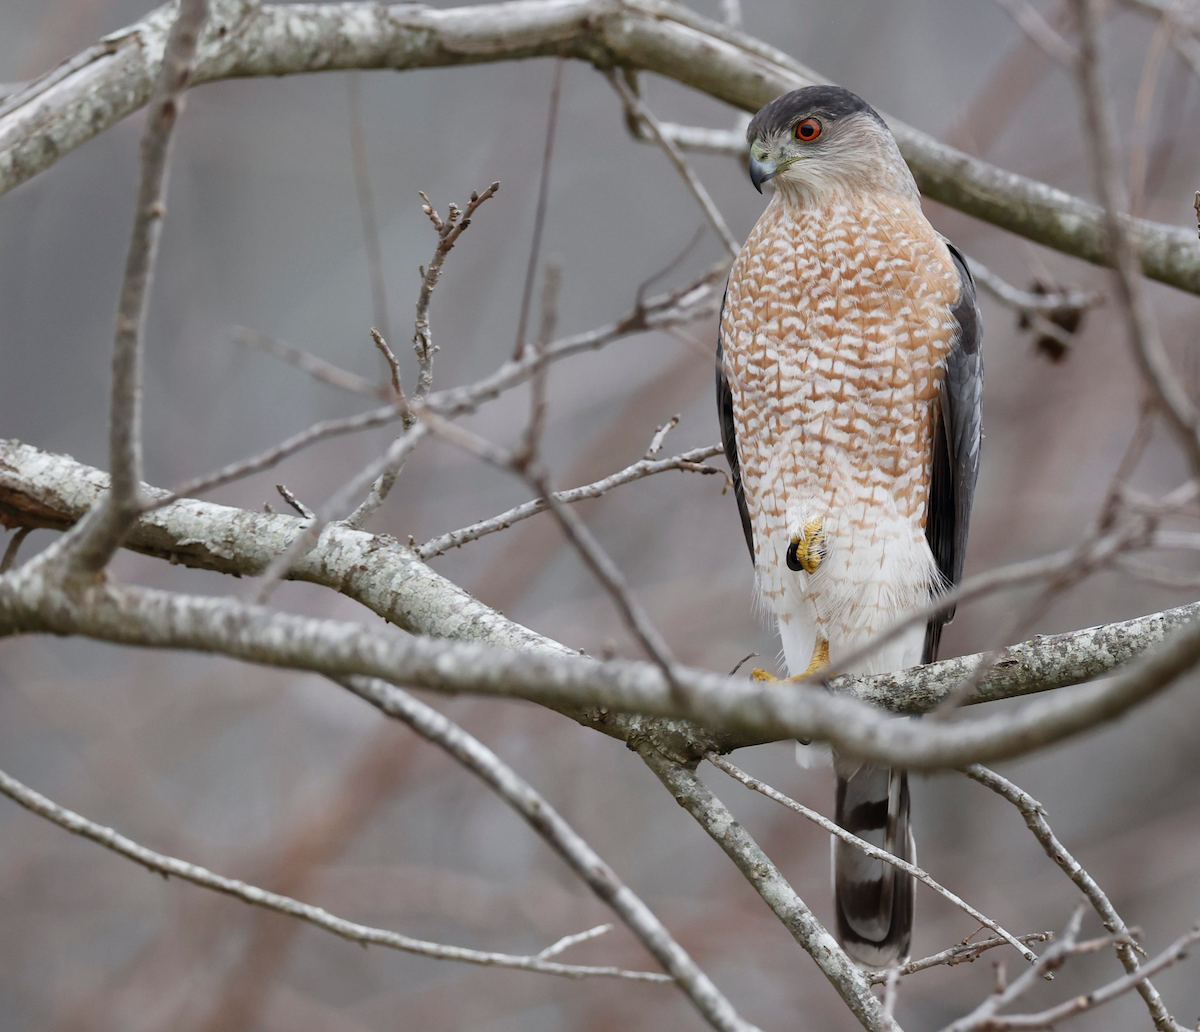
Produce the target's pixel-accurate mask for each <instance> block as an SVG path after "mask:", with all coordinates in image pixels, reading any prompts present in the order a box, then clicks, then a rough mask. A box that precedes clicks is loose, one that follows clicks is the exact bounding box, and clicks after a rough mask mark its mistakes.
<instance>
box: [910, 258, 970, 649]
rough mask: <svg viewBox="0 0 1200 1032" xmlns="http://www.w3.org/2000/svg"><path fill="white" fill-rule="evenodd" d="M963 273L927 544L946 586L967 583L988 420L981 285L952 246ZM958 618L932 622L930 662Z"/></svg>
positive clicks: (940, 413) (937, 420) (938, 416)
mask: <svg viewBox="0 0 1200 1032" xmlns="http://www.w3.org/2000/svg"><path fill="white" fill-rule="evenodd" d="M946 246H947V247H949V248H950V255H951V257H952V258H953V259H954V264H955V266H956V267H957V269H958V276H959V281H960V282H961V284H962V294H961V295H960V297H959V301H958V304H957V305H955V306H954V318H955V319H956V320H957V322H958V333H957V335H956V336H955V338H954V343H953V346H952V347H951V349H950V354H949V355H947V356H946V375H945V378H944V379H943V380H942V382H941V384H940V386H939V388H938V400H937V403H936V404H935V406H934V433H933V470H932V474H931V476H930V482H929V501H928V503H927V506H926V521H925V539H926V540H927V541H928V542H929V547H930V549H931V550H932V552H933V557H934V559H935V560H936V562H937V566H938V570H939V572H940V573H941V575H942V578H943V586H944V587H946V588H949V587H954V586H955V585H957V584H958V583H959V582H960V581H961V580H962V571H963V559H964V557H965V556H966V552H967V525H968V523H969V522H970V519H971V503H972V502H973V501H974V499H975V481H976V479H977V478H978V476H979V445H980V441H981V439H982V436H983V434H982V426H983V423H982V418H983V353H982V352H981V350H980V346H979V345H980V340H981V336H982V333H981V326H980V320H979V306H978V304H977V303H976V300H975V281H974V280H973V279H971V272H970V270H969V269H968V268H967V262H966V259H965V258H964V257H963V255H962V253H961V252H960V251H959V250H958V249H957V248H956V247H955V246H954V245H953V244H951V243H950V242H949V241H947V242H946ZM953 618H954V610H953V608H951V609H950V610H949V611H947V612H946V613H943V614H942V615H940V616H937V617H935V618H934V619H932V620H930V621H929V625H928V626H927V627H926V629H925V658H924V662H926V663H932V662H933V661H934V660H935V659H936V658H937V650H938V644H939V642H940V641H941V637H942V626H943V625H944V624H947V623H949V622H950V621H951V620H952V619H953Z"/></svg>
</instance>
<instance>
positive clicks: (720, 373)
mask: <svg viewBox="0 0 1200 1032" xmlns="http://www.w3.org/2000/svg"><path fill="white" fill-rule="evenodd" d="M724 317H725V298H721V314H720V316H719V317H718V318H717V417H718V419H719V421H720V424H721V444H722V445H723V446H724V448H725V461H726V462H728V463H729V475H730V477H731V478H732V479H733V494H734V497H735V498H737V504H738V512H739V513H741V516H742V533H744V534H745V535H746V547H747V548H748V549H750V562H754V527H753V526H752V525H751V523H750V510H749V509H748V508H746V491H745V488H743V487H742V470H741V466H740V464H739V463H738V454H737V425H736V424H735V423H734V419H733V393H732V392H731V391H730V390H729V382H728V381H727V380H726V379H725V358H724V353H723V349H722V347H721V329H720V327H721V323H722V322H723V321H724Z"/></svg>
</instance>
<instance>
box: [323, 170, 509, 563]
mask: <svg viewBox="0 0 1200 1032" xmlns="http://www.w3.org/2000/svg"><path fill="white" fill-rule="evenodd" d="M499 189H500V184H499V183H498V182H497V183H492V185H491V186H489V187H488V188H487V189H486V190H484V191H483V193H475V192H472V193H471V198H470V200H469V201H468V202H467V206H466V209H465V210H460V209H459V207H458V206H457V205H456V204H451V205H450V207H449V209H448V210H447V217H446V219H445V220H443V219H442V217H441V216H440V215H439V214H438V213H437V211H435V210H434V207H433V205H432V204H430V203H429V198H428V197H426V196H425V194H424V193H422V194H421V200H422V201H423V202H424V204H423V205H422V206H421V210H422V211H424V212H425V214H426V215H427V216H428V217H429V221H430V222H432V223H433V228H434V229H435V230H436V231H437V235H438V242H437V246H436V247H435V248H434V251H433V257H432V258H431V259H430V260H429V265H428V266H427V267H422V268H421V289H420V292H419V293H418V295H417V315H416V320H415V322H414V329H413V351H414V352H415V353H416V356H417V387H416V390H415V391H414V392H413V397H412V398H411V399H409V398H406V397H405V395H404V392H403V391H402V390H401V389H400V369H399V365H398V364H397V362H396V356H395V355H393V354H392V351H391V348H389V347H388V346H387V342H386V341H384V340H383V339H382V338H381V337H379V335H378V334H376V333H372V335H371V336H372V339H373V340H374V341H375V346H376V347H378V348H379V349H380V351H382V352H383V355H384V358H385V359H387V362H388V365H389V366H390V367H391V370H392V387H393V390H394V391H395V393H396V396H397V399H398V402H399V404H400V407H401V409H402V411H403V413H404V429H405V430H406V431H408V432H411V431H412V430H413V429H415V428H414V427H413V421H414V419H413V413H412V408H411V404H412V403H413V402H419V401H422V400H423V399H424V398H426V397H427V396H428V394H429V391H430V388H431V387H432V386H433V356H434V352H436V351H437V348H436V347H435V346H434V344H433V336H432V334H431V332H430V329H429V305H430V303H431V301H432V300H433V288H434V287H436V286H437V282H438V278H439V277H440V276H441V273H442V264H443V263H444V262H445V260H446V255H448V254H449V253H450V250H451V249H452V248H453V247H454V245H455V243H457V241H458V238H459V237H460V236H462V234H463V232H464V231H465V230H466V228H467V227H468V226H469V225H470V224H471V216H472V215H474V214H475V212H476V210H477V209H478V208H479V206H480V205H481V204H483V202H484V201H486V200H487V199H488V198H489V197H492V196H494V195H495V193H496V191H497V190H499ZM413 443H414V444H415V443H416V442H415V441H414V442H413ZM392 447H393V448H394V449H400V450H399V454H398V457H397V458H396V459H395V460H394V461H393V462H389V463H386V464H384V465H383V466H382V467H381V470H380V472H379V473H378V475H377V476H375V477H373V478H372V481H371V485H370V490H369V492H368V493H367V497H366V498H365V499H363V501H362V502H361V503H360V504H359V505H358V507H357V508H355V509H354V511H353V512H351V513H350V514H349V515H348V516H347V517H346V519H345V523H346V525H347V526H349V527H353V528H354V529H355V530H359V529H361V528H362V527H363V525H364V524H365V523H366V522H367V520H368V519H370V518H371V516H373V515H374V514H375V513H376V512H377V511H378V510H379V507H380V506H381V505H383V503H384V502H385V501H386V500H387V496H388V495H389V494H390V493H391V490H392V487H393V486H394V485H395V483H396V478H397V477H398V476H399V475H400V467H401V466H402V465H403V463H404V457H405V455H407V451H405V450H404V449H402V448H400V445H399V441H397V442H395V443H394V444H393V446H392ZM347 504H348V503H347ZM344 507H345V506H344V505H339V506H338V508H337V509H331V511H333V512H341V511H342V510H343V509H344ZM313 540H315V538H314V539H313ZM309 543H310V544H311V541H310V542H309Z"/></svg>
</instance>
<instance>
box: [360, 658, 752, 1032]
mask: <svg viewBox="0 0 1200 1032" xmlns="http://www.w3.org/2000/svg"><path fill="white" fill-rule="evenodd" d="M337 680H339V683H341V684H343V685H344V686H345V687H346V688H348V689H349V690H350V691H352V692H354V694H356V695H358V696H359V697H360V698H363V699H365V700H366V701H367V702H369V703H371V705H373V706H375V707H377V708H378V709H379V710H380V711H381V712H383V713H385V714H387V715H388V716H390V717H395V718H397V719H399V720H402V721H404V723H406V724H407V725H408V726H409V727H411V728H412V729H413V730H414V731H416V732H417V734H419V735H421V736H422V737H423V738H426V739H428V740H429V741H431V742H433V743H434V744H436V745H438V746H440V747H441V748H443V749H445V750H446V752H448V753H449V754H450V755H451V756H453V757H454V759H456V760H457V761H458V762H459V763H461V764H462V765H463V766H464V767H466V768H467V769H468V770H469V771H471V773H473V774H475V775H476V776H477V777H479V778H480V779H481V780H482V781H483V782H484V783H485V784H486V785H488V787H490V788H491V789H492V790H493V791H494V792H495V793H496V794H497V795H498V796H499V797H500V798H501V799H503V800H504V802H506V803H507V804H508V805H509V806H511V807H512V808H513V809H514V810H515V811H516V812H517V813H518V814H520V816H521V817H523V818H524V819H525V820H526V821H527V822H528V824H529V825H530V827H532V828H533V830H534V831H536V832H537V833H538V834H539V835H541V836H542V838H544V839H545V840H546V842H547V843H549V845H550V846H551V847H552V848H553V849H554V851H555V852H556V853H558V854H559V856H561V857H562V858H563V859H564V860H565V861H566V862H567V863H568V864H569V865H570V866H571V867H572V868H573V869H574V870H575V872H576V873H577V874H578V875H579V876H580V877H581V878H582V879H583V881H584V882H585V883H586V884H587V886H588V888H590V889H591V890H592V892H594V893H595V894H596V896H597V897H599V898H600V899H601V900H603V901H604V902H605V903H606V904H608V905H609V906H610V907H612V909H613V910H614V911H615V912H616V914H617V916H618V917H620V918H621V920H622V921H624V922H625V924H626V925H627V926H628V927H629V929H630V930H631V931H632V932H633V933H634V934H635V935H636V936H637V937H638V938H639V939H640V940H641V941H642V943H643V945H644V946H645V947H646V948H647V949H648V950H649V951H650V952H651V953H652V954H653V955H654V956H655V957H656V958H657V959H658V961H659V963H660V964H662V966H663V967H664V968H666V969H667V971H668V972H670V974H671V976H672V978H673V979H674V980H675V982H676V983H677V984H678V985H679V987H680V989H682V990H683V991H684V992H685V993H686V994H687V996H688V998H689V999H690V1000H691V1001H692V1004H693V1005H694V1006H695V1007H696V1009H697V1010H698V1011H699V1012H700V1013H701V1014H702V1015H703V1016H704V1018H705V1019H706V1020H707V1021H708V1023H709V1024H710V1025H711V1026H712V1027H713V1028H716V1029H721V1030H724V1032H754V1026H753V1025H751V1024H749V1023H748V1022H746V1021H744V1020H743V1019H742V1018H741V1017H739V1015H738V1013H737V1011H735V1010H734V1009H733V1005H732V1004H731V1003H730V1002H729V1001H728V1000H727V999H726V998H725V997H724V995H723V994H722V993H721V991H720V990H719V989H718V988H717V987H716V986H715V985H714V984H713V983H712V981H711V980H710V979H709V978H708V976H707V975H706V974H705V973H704V972H703V971H701V970H700V968H699V967H697V966H696V963H695V961H693V960H692V958H691V957H690V956H689V955H688V954H687V952H686V951H685V950H684V949H683V947H682V946H680V945H679V943H677V942H676V941H675V940H674V939H673V938H672V936H671V933H670V932H668V931H667V929H666V928H665V927H664V926H663V924H662V922H661V921H659V920H658V918H657V917H655V915H654V913H653V912H652V911H651V910H650V908H649V907H647V906H646V904H645V903H643V902H642V900H641V899H640V898H639V897H638V896H637V895H636V894H635V893H634V892H633V890H632V889H630V888H629V887H628V886H627V885H626V884H625V883H624V882H622V881H621V879H620V878H619V877H618V876H617V874H616V872H615V871H613V869H612V868H611V867H609V866H608V864H606V863H605V862H604V860H603V859H602V858H601V857H600V856H599V855H598V854H597V853H596V852H595V850H593V849H592V847H591V846H589V845H588V844H587V842H585V841H584V840H583V839H582V838H581V837H580V836H579V834H578V833H577V832H576V831H575V830H574V829H573V828H572V827H571V826H570V825H569V824H568V823H567V822H566V821H565V820H564V819H563V818H562V817H561V816H560V815H559V814H558V812H557V811H556V810H555V809H554V808H553V807H552V806H551V805H550V804H549V803H548V802H547V801H546V800H545V799H544V798H543V797H542V796H541V795H539V794H538V793H537V792H536V791H535V790H534V789H533V787H532V786H531V785H529V784H528V783H527V782H525V781H524V780H523V779H521V778H520V777H519V776H518V775H517V774H516V772H515V771H513V770H512V768H510V767H509V766H508V765H507V764H505V763H504V762H503V761H502V760H501V759H500V758H499V757H498V756H497V755H496V754H495V753H494V752H492V751H491V750H490V749H489V748H488V747H487V746H485V745H484V744H483V743H482V742H480V741H479V740H478V739H476V738H474V737H473V736H471V735H469V734H468V733H467V732H466V731H464V730H463V729H462V728H460V727H459V726H458V725H457V724H455V723H454V722H453V721H451V720H449V719H448V718H446V717H445V716H443V715H442V714H441V713H439V712H437V710H435V709H433V708H431V707H429V706H426V705H425V704H424V703H423V702H420V701H419V700H417V699H415V698H414V697H413V696H411V695H409V694H408V693H407V692H403V691H401V690H400V689H398V688H393V687H392V686H391V685H389V684H386V683H384V682H383V681H379V680H376V679H373V678H365V677H354V678H345V679H337Z"/></svg>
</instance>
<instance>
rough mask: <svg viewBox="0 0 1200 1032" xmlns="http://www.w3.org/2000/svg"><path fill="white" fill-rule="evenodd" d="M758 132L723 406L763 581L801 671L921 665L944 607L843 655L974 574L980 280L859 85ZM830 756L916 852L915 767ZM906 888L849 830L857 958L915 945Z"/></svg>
mask: <svg viewBox="0 0 1200 1032" xmlns="http://www.w3.org/2000/svg"><path fill="white" fill-rule="evenodd" d="M747 138H748V141H749V143H750V178H751V180H752V182H753V183H754V185H755V187H757V188H758V189H759V190H761V189H762V185H763V183H765V182H767V181H768V180H769V181H771V182H772V183H774V184H775V195H774V197H772V198H771V201H770V203H769V204H768V205H767V208H766V211H764V212H763V215H762V217H761V218H760V219H759V220H758V224H757V225H756V226H755V227H754V230H753V231H752V232H751V234H750V238H749V239H748V240H747V241H746V244H745V246H744V247H743V248H742V250H741V253H740V254H739V255H738V257H737V259H736V260H735V261H734V263H733V268H732V270H731V272H730V275H729V285H728V288H727V290H726V294H725V303H724V306H723V308H722V311H721V325H720V341H719V345H718V353H717V354H718V363H717V370H718V371H717V405H718V410H719V413H720V417H721V433H722V437H723V440H724V443H725V452H726V455H727V457H728V459H729V465H730V468H731V469H732V471H733V477H734V482H735V496H736V498H737V501H738V507H739V509H740V510H741V515H742V524H743V528H744V530H745V533H746V542H747V544H748V545H749V546H750V552H751V556H752V558H753V560H754V566H755V571H756V574H757V582H758V588H759V590H760V591H761V593H762V596H763V600H764V602H765V603H766V605H767V607H768V608H769V609H770V611H771V612H772V613H773V614H774V616H775V619H776V621H777V624H778V628H779V636H780V639H781V640H782V643H783V654H784V658H785V659H786V661H787V667H788V671H789V672H790V673H791V674H793V675H795V676H804V675H808V674H812V673H815V672H817V671H818V670H820V669H823V668H826V667H831V668H833V669H836V670H837V671H838V672H839V673H853V672H857V673H881V672H884V671H890V670H897V669H902V668H904V667H909V666H915V665H916V664H918V663H923V662H924V663H927V662H930V661H931V660H932V659H934V658H935V655H936V653H937V647H938V640H939V638H940V635H941V629H942V624H943V623H944V622H945V620H947V619H949V615H952V614H949V615H946V616H943V617H940V618H938V619H935V620H931V621H930V622H929V623H928V625H927V626H914V627H913V628H912V629H911V630H909V631H907V632H905V633H903V634H901V635H900V636H899V637H898V638H896V639H895V640H894V641H891V642H889V643H887V644H885V645H882V646H880V647H879V648H876V649H874V650H872V651H870V652H869V653H868V654H867V656H866V658H865V659H862V660H861V661H860V662H858V663H856V664H855V666H854V667H853V668H850V667H849V666H848V665H847V664H846V663H845V661H846V660H849V659H850V658H851V657H852V656H853V655H854V654H856V653H858V652H859V651H860V650H861V649H863V648H864V647H865V646H869V645H870V643H871V642H872V640H874V639H876V638H878V637H879V636H880V635H881V634H882V633H883V632H885V631H887V630H888V629H889V628H891V627H893V626H895V624H896V623H897V622H899V621H900V620H902V619H903V618H904V617H906V616H908V615H909V614H911V613H913V612H915V611H917V610H919V609H922V608H924V607H925V606H926V605H928V603H929V601H930V598H931V597H932V596H933V595H935V594H937V593H938V592H939V591H942V590H945V588H946V587H947V586H949V585H953V584H957V583H958V581H959V580H960V578H961V576H962V568H963V554H964V551H965V549H966V544H967V521H968V518H969V516H970V512H971V500H972V497H973V495H974V493H975V480H976V474H977V473H978V470H979V443H980V399H981V393H982V388H983V359H982V356H981V354H980V350H979V340H980V326H979V312H978V309H977V308H976V304H975V286H974V284H973V282H972V280H971V275H970V273H969V272H968V271H967V266H966V263H965V261H964V260H963V257H962V255H961V254H959V253H958V251H956V250H955V249H954V248H953V247H952V246H951V245H950V244H948V243H947V242H946V241H945V240H944V239H943V238H942V237H941V236H939V235H938V233H937V232H936V231H935V230H934V229H933V227H932V226H931V225H930V224H929V222H928V220H927V219H926V218H925V216H924V214H923V213H922V211H921V200H920V194H919V193H918V191H917V186H916V183H915V182H914V181H913V177H912V174H911V173H910V172H909V170H908V166H907V165H906V164H905V163H904V159H903V158H902V157H901V155H900V151H899V149H898V148H897V146H896V142H895V140H894V139H893V138H892V134H891V132H889V130H888V128H887V125H886V124H885V123H884V121H883V119H882V118H880V116H879V115H878V114H877V113H876V112H875V111H874V110H873V109H872V108H871V107H870V105H868V104H867V103H866V102H865V101H863V100H862V99H861V98H860V97H857V96H855V95H854V94H853V93H851V92H850V91H848V90H844V89H840V88H837V87H832V86H811V87H807V88H805V89H800V90H795V91H794V92H792V93H788V94H785V95H784V96H782V97H778V98H776V99H775V100H773V101H771V103H769V104H768V105H767V106H766V107H764V108H763V109H762V110H761V111H759V112H758V114H757V115H755V116H754V119H753V121H752V122H751V123H750V128H749V129H748V131H747ZM755 676H756V677H759V678H769V677H770V676H771V675H769V674H766V673H764V672H763V671H755ZM834 766H835V768H836V770H837V776H838V789H837V820H838V823H839V824H841V826H842V827H844V828H846V829H847V830H848V831H851V832H853V833H855V834H856V835H859V836H860V837H862V838H864V839H867V840H868V841H870V842H872V843H874V844H875V845H878V846H881V847H883V848H884V849H887V850H888V851H889V852H891V853H893V854H895V855H896V856H898V857H901V858H904V859H907V860H915V847H914V844H913V839H912V833H911V831H910V828H909V796H908V780H907V777H906V775H905V773H904V772H903V771H897V770H889V769H887V768H881V767H872V766H870V765H866V764H860V763H857V762H854V761H852V760H850V759H849V758H847V757H841V756H838V755H836V754H835V756H834ZM914 887H915V886H914V884H913V879H912V878H911V877H909V876H907V875H904V874H902V873H901V872H899V871H897V870H896V868H894V867H892V866H891V865H889V864H884V863H882V862H880V861H878V860H872V859H870V858H869V857H867V856H866V855H864V854H863V853H861V852H859V851H858V850H856V849H854V848H853V847H852V846H850V845H848V844H846V843H844V842H841V841H840V840H839V841H838V842H837V843H836V845H835V849H834V894H835V897H836V899H835V902H836V909H837V924H838V934H839V937H840V938H841V940H842V943H843V945H844V946H845V948H846V951H847V952H848V953H849V954H850V955H851V956H852V957H854V958H855V959H856V960H858V961H859V962H860V963H862V964H866V965H869V966H873V967H880V966H884V965H886V964H888V963H890V962H891V961H892V960H894V959H897V958H902V957H906V956H907V955H908V952H909V944H910V942H911V938H912V922H913V890H914Z"/></svg>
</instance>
